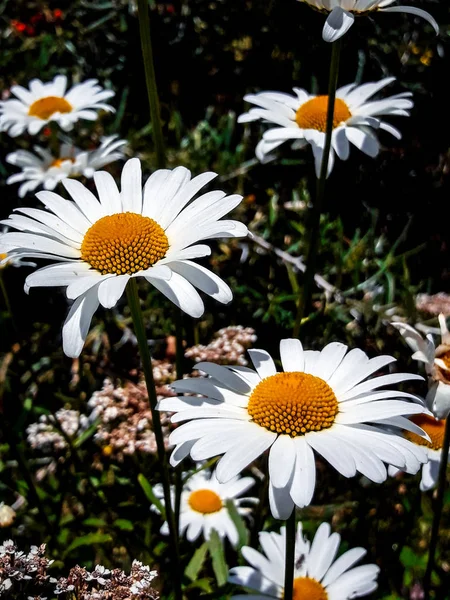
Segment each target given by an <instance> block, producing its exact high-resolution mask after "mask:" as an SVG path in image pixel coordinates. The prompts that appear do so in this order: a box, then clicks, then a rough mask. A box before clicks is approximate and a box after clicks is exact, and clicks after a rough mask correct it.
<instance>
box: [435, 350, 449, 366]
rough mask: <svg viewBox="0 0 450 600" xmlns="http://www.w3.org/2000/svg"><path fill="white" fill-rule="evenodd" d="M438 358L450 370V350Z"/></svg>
mask: <svg viewBox="0 0 450 600" xmlns="http://www.w3.org/2000/svg"><path fill="white" fill-rule="evenodd" d="M438 358H440V359H441V360H442V362H443V363H444V365H445V366H446V367H447V369H450V350H447V352H445V353H444V354H441V356H438Z"/></svg>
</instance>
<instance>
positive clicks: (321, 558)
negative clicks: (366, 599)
mask: <svg viewBox="0 0 450 600" xmlns="http://www.w3.org/2000/svg"><path fill="white" fill-rule="evenodd" d="M330 532H331V528H330V526H329V525H328V523H322V524H321V525H320V526H319V528H318V529H317V531H316V535H315V536H314V539H313V542H312V544H310V543H309V541H307V540H306V539H305V538H304V537H303V535H302V524H301V523H299V524H298V527H297V536H296V540H295V555H294V556H295V563H294V565H295V566H294V590H293V597H294V600H350V599H351V598H359V597H361V596H367V595H368V594H371V593H372V592H374V591H375V590H376V589H377V581H376V580H377V576H378V573H379V572H380V569H379V567H377V565H362V566H359V567H353V565H355V564H356V563H357V562H359V561H360V560H361V558H362V557H363V556H364V555H365V554H366V550H364V548H352V549H351V550H347V552H344V554H342V555H341V556H340V557H339V558H338V559H337V560H335V558H336V554H337V552H338V550H339V544H340V541H341V536H340V535H339V534H338V533H330ZM259 542H260V544H261V547H262V549H263V552H264V554H262V553H260V552H257V551H256V550H254V549H253V548H250V547H248V546H244V548H242V555H243V557H244V558H245V560H246V561H247V562H248V563H249V564H250V565H251V566H250V567H234V568H232V569H230V575H229V578H228V581H230V582H231V583H236V584H237V585H241V586H243V587H245V588H249V589H250V590H254V591H255V592H256V593H249V594H237V595H234V596H232V600H247V599H250V598H253V599H254V600H268V599H269V598H284V571H285V564H286V560H285V556H286V530H285V528H284V527H282V528H281V530H280V533H275V532H271V533H269V532H267V531H263V532H261V533H260V534H259ZM352 567H353V568H352Z"/></svg>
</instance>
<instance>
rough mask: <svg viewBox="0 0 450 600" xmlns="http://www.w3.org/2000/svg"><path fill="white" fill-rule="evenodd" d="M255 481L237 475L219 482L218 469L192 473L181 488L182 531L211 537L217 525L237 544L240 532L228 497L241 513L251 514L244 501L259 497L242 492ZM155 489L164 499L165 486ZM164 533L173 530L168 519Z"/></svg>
mask: <svg viewBox="0 0 450 600" xmlns="http://www.w3.org/2000/svg"><path fill="white" fill-rule="evenodd" d="M254 483H255V481H254V479H252V478H251V477H234V478H233V479H231V480H230V481H228V482H227V483H219V482H218V481H217V478H216V475H215V473H212V474H209V473H208V472H206V471H199V472H198V473H195V474H194V475H192V477H189V479H188V480H187V482H186V483H185V484H184V486H183V491H182V492H181V503H180V533H181V534H182V533H184V532H186V537H187V539H188V540H189V541H190V542H193V541H194V540H196V539H197V538H198V537H199V536H200V535H202V536H203V537H204V539H205V540H208V539H209V538H210V536H211V531H212V530H213V529H215V530H216V531H217V533H218V534H219V536H220V538H221V539H225V538H228V539H229V541H230V542H231V544H233V546H236V545H237V543H238V540H239V533H238V530H237V529H236V525H235V524H234V522H233V520H232V519H231V517H230V513H229V511H228V508H227V501H228V500H231V501H232V503H233V504H234V506H235V507H236V509H237V511H238V513H239V514H240V515H241V516H245V515H248V514H249V513H250V511H251V509H250V508H249V507H244V506H241V504H242V503H244V502H246V503H251V504H255V503H257V502H258V500H257V498H239V496H242V494H243V493H245V492H246V491H247V490H248V489H250V488H251V487H252V486H253V485H254ZM154 490H155V493H156V495H157V497H159V498H160V499H161V502H162V503H164V501H163V496H164V494H163V490H162V486H160V485H158V486H155V488H154ZM161 533H164V534H168V533H169V528H168V525H167V523H164V525H163V526H162V528H161Z"/></svg>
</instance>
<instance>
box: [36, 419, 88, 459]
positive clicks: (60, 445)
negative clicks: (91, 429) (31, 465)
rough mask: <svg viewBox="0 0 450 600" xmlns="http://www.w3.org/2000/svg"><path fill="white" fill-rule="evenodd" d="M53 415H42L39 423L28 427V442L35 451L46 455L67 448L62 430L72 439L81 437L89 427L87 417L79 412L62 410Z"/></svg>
mask: <svg viewBox="0 0 450 600" xmlns="http://www.w3.org/2000/svg"><path fill="white" fill-rule="evenodd" d="M55 417H56V421H57V424H56V423H55V418H54V417H53V416H51V415H41V416H40V418H39V421H38V422H37V423H32V424H31V425H29V426H28V427H27V434H28V435H27V441H28V443H29V444H30V446H31V447H32V448H33V449H34V450H40V451H42V452H43V453H44V454H55V453H59V452H61V451H62V450H65V449H66V448H67V442H66V439H65V437H64V435H63V433H61V430H62V431H63V432H64V433H65V434H66V435H67V436H68V437H70V438H73V437H75V435H77V434H78V435H79V434H80V433H81V432H82V431H84V430H85V429H86V428H87V427H88V425H89V419H88V418H87V417H86V415H82V414H80V413H79V412H78V411H77V410H69V409H66V408H61V409H60V410H58V411H57V412H56V413H55Z"/></svg>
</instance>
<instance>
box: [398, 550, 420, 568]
mask: <svg viewBox="0 0 450 600" xmlns="http://www.w3.org/2000/svg"><path fill="white" fill-rule="evenodd" d="M400 562H401V563H402V565H403V566H404V567H406V568H414V567H421V568H425V566H426V562H427V557H426V556H425V555H424V554H423V555H419V554H416V553H415V552H414V550H413V549H412V548H410V547H409V546H403V548H402V551H401V552H400Z"/></svg>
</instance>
